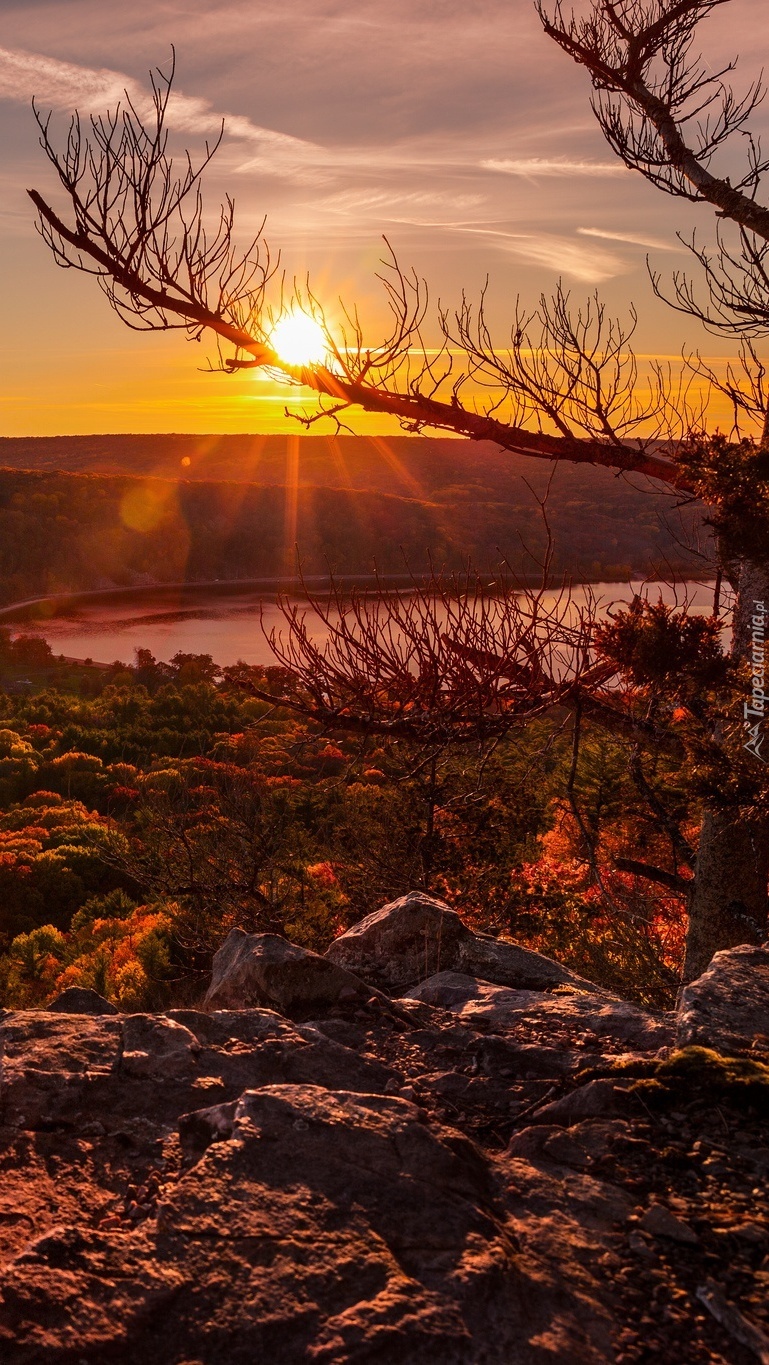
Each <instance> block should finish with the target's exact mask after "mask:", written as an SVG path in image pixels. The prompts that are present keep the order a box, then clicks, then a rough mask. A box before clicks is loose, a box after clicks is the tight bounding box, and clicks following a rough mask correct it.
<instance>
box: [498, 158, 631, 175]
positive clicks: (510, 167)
mask: <svg viewBox="0 0 769 1365" xmlns="http://www.w3.org/2000/svg"><path fill="white" fill-rule="evenodd" d="M481 166H482V167H483V169H484V170H486V171H500V172H501V173H502V174H503V175H520V176H527V177H531V178H532V179H536V178H537V177H538V176H569V175H597V176H605V175H625V174H626V168H625V166H623V164H622V162H621V161H576V160H574V161H570V160H568V159H566V158H564V157H556V158H548V157H544V156H526V157H517V158H503V159H499V158H497V157H489V158H487V159H486V160H484V161H482V162H481Z"/></svg>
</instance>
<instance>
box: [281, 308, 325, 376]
mask: <svg viewBox="0 0 769 1365" xmlns="http://www.w3.org/2000/svg"><path fill="white" fill-rule="evenodd" d="M270 343H271V345H272V347H273V350H275V351H276V352H277V354H278V355H279V356H280V358H281V360H283V361H285V363H286V364H287V365H298V366H305V365H323V364H324V363H325V360H326V355H327V352H328V345H327V342H326V337H325V333H324V331H323V328H322V327H321V326H320V324H319V323H317V322H316V321H315V319H314V318H311V317H308V316H307V314H306V313H298V312H296V313H286V315H285V317H282V318H281V319H280V322H278V323H276V324H275V327H274V328H273V330H272V335H271V336H270Z"/></svg>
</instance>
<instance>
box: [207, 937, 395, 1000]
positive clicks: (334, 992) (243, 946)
mask: <svg viewBox="0 0 769 1365" xmlns="http://www.w3.org/2000/svg"><path fill="white" fill-rule="evenodd" d="M369 994H370V991H369V988H368V986H366V985H365V984H364V983H363V982H362V981H360V980H359V979H358V977H356V976H353V974H352V972H348V971H346V970H345V969H344V967H341V966H337V964H336V963H334V962H331V961H329V959H328V958H325V957H320V956H319V954H318V953H311V952H308V951H307V950H306V949H304V948H299V947H297V945H296V944H295V943H289V942H288V940H287V939H284V938H279V937H278V935H277V934H246V933H244V932H243V930H242V929H233V930H232V931H231V932H230V934H229V935H228V936H227V938H226V939H225V941H224V943H223V944H222V946H221V948H220V949H219V951H218V953H217V954H216V956H215V957H214V963H213V974H212V978H211V986H210V988H209V991H208V994H207V995H206V998H205V1001H204V1008H208V1009H247V1008H248V1007H249V1006H253V1005H263V1006H266V1007H267V1008H268V1009H274V1010H277V1011H278V1013H280V1014H285V1015H288V1016H289V1018H299V1019H308V1018H311V1017H312V1015H313V1013H315V1012H317V1011H318V1010H321V1011H322V1010H324V1009H327V1008H329V1007H333V1006H335V1005H338V1004H340V1003H350V1004H354V1003H355V1002H356V1001H361V1002H363V1001H366V1000H368V997H369Z"/></svg>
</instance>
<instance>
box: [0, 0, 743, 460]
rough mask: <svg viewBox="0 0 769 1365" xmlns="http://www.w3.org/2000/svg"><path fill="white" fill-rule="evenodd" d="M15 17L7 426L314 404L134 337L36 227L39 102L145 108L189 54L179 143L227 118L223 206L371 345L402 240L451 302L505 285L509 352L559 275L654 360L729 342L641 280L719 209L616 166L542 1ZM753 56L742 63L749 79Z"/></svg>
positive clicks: (266, 4) (732, 15) (125, 9)
mask: <svg viewBox="0 0 769 1365" xmlns="http://www.w3.org/2000/svg"><path fill="white" fill-rule="evenodd" d="M752 3H753V0H731V3H730V4H729V5H728V6H726V7H724V9H723V10H718V11H716V13H715V14H714V16H713V17H712V18H711V19H709V20H708V22H707V24H706V25H705V26H704V27H703V38H704V40H705V48H706V53H707V52H710V53H711V55H713V54H715V55H716V56H717V57H718V58H720V57H721V56H722V54H723V52H724V51H725V50H726V49H727V48H728V50H729V51H730V52H731V38H732V35H733V34H735V33H739V32H740V31H741V25H742V22H743V20H745V21H746V23H747V19H748V18H749V9H750V6H751V5H752ZM0 25H1V27H0V300H2V306H1V307H0V368H1V371H2V383H1V384H0V435H45V434H68V433H78V432H79V433H83V434H87V433H94V432H111V431H114V432H118V431H135V432H150V431H188V432H273V431H281V430H286V429H292V430H295V429H296V428H295V426H294V424H293V423H291V422H290V420H288V419H287V418H286V416H285V414H284V408H285V406H286V402H287V401H288V402H289V405H290V406H292V407H296V406H300V405H301V400H299V399H298V398H297V395H296V393H295V392H291V393H289V392H288V391H287V390H286V389H285V388H284V387H283V386H281V385H278V384H276V383H274V382H264V381H259V380H257V379H256V378H255V377H254V375H253V374H246V375H244V374H240V375H237V376H235V377H234V378H233V377H228V376H225V375H221V374H217V375H209V374H205V373H201V370H200V367H201V366H203V365H204V364H205V360H206V355H207V350H206V347H205V346H197V345H196V346H191V345H189V344H188V343H186V342H185V341H184V339H183V337H182V336H180V335H179V334H177V333H173V334H167V335H147V334H138V335H137V334H135V333H132V332H130V331H128V330H127V329H126V328H125V327H124V326H123V325H122V324H121V323H120V322H119V321H118V319H117V318H115V317H114V315H113V314H111V312H110V310H109V307H108V305H107V303H106V301H105V299H104V298H103V296H102V295H101V294H100V293H99V290H98V287H97V286H96V284H95V282H94V281H93V280H90V279H86V278H83V277H82V276H80V275H78V274H77V273H76V272H74V271H68V272H62V271H60V270H58V269H57V268H56V266H55V265H54V263H53V261H52V259H51V258H50V256H49V254H48V252H47V250H46V248H45V247H44V246H43V244H42V243H41V242H40V239H39V238H38V237H37V236H36V234H35V231H34V224H33V217H34V215H33V212H32V210H31V205H30V203H29V200H28V199H27V197H26V194H25V189H26V187H28V186H35V187H37V188H39V189H41V190H42V191H43V192H45V193H50V192H51V190H52V175H51V171H50V168H49V167H48V166H47V164H46V163H45V160H44V158H43V157H42V155H41V153H40V151H39V149H38V148H37V146H36V130H35V126H34V121H33V120H32V117H31V114H30V110H29V103H30V99H31V97H32V95H36V96H37V97H38V99H39V101H40V103H41V105H42V106H43V107H48V106H50V107H52V108H53V110H54V112H55V115H56V117H57V118H59V119H60V120H63V122H62V125H61V126H62V127H66V118H67V116H68V114H69V113H70V112H71V110H72V109H73V108H74V107H75V106H76V105H77V106H79V107H80V108H81V109H83V110H84V112H85V113H88V112H100V111H103V110H104V109H106V108H107V107H110V106H113V107H114V103H115V101H117V100H119V99H120V98H121V97H122V94H123V91H124V89H125V88H128V89H129V91H130V92H131V94H132V97H133V98H137V99H140V98H143V92H144V91H145V90H146V85H147V79H146V72H147V70H148V68H150V67H151V66H152V65H153V64H156V63H158V62H165V61H167V59H168V53H169V51H170V46H171V44H172V43H174V44H175V45H176V50H177V81H176V90H177V92H178V101H177V104H176V105H175V112H174V131H175V133H176V135H177V140H178V145H179V146H182V145H184V144H191V146H192V147H193V150H195V149H197V150H198V151H199V150H200V148H201V146H202V143H203V141H204V139H205V138H206V137H210V136H212V135H213V134H215V132H216V129H217V127H218V125H219V120H220V119H221V118H222V117H225V119H226V125H227V128H226V137H225V142H224V144H223V146H222V148H221V150H220V152H219V153H218V156H217V159H216V162H215V163H214V166H213V167H212V168H211V171H210V173H209V176H208V182H207V200H208V201H209V202H211V204H212V205H213V206H214V207H215V206H216V204H217V203H218V202H220V200H221V198H222V196H223V195H224V194H225V193H227V192H230V193H234V194H235V196H236V210H237V221H238V222H239V223H240V224H241V230H242V232H243V234H244V235H246V234H248V233H249V232H251V231H253V230H254V228H255V226H256V225H257V224H258V223H259V221H260V220H261V218H262V216H263V214H265V213H266V214H267V217H268V228H267V235H268V239H269V241H270V243H271V245H272V246H273V247H274V248H280V250H281V252H282V259H283V263H284V265H285V267H286V270H287V272H288V274H289V277H291V276H292V275H294V274H295V275H297V276H298V277H299V278H300V279H301V278H303V277H304V276H305V274H306V273H307V272H309V273H310V276H311V279H312V283H313V288H314V289H315V292H316V293H317V294H318V296H319V297H321V298H322V299H323V300H324V302H327V303H328V305H329V307H330V309H331V310H332V311H333V308H334V306H335V305H336V300H337V298H338V297H339V295H340V294H341V295H342V297H343V298H344V299H345V300H346V301H347V302H348V303H350V304H356V305H358V306H359V307H360V309H361V312H362V316H363V319H364V323H365V327H366V334H365V335H366V341H367V342H369V343H370V344H373V345H375V344H376V343H377V341H379V340H380V339H381V337H382V334H383V331H384V329H385V327H386V321H387V314H386V308H385V304H384V299H383V296H382V292H381V288H380V286H379V285H378V284H377V281H376V278H375V276H376V271H377V269H378V268H379V263H380V259H381V256H382V250H383V247H382V235H383V234H386V235H387V237H388V238H389V239H390V240H391V241H392V242H393V244H394V246H395V248H396V249H397V251H398V254H399V257H400V259H401V260H402V261H403V262H404V263H406V264H413V265H414V266H415V267H416V269H417V271H418V272H419V273H420V274H423V275H424V276H426V277H427V279H428V280H429V282H430V286H431V294H432V298H433V300H435V301H437V299H438V298H440V299H441V300H442V301H443V302H444V303H446V304H452V303H453V304H456V303H458V301H459V298H460V296H461V291H462V289H463V288H464V289H466V290H467V291H468V293H469V295H470V296H471V297H477V295H478V293H479V291H480V289H481V288H482V286H483V283H484V280H485V277H486V275H487V274H488V275H489V276H490V292H489V315H490V319H491V322H492V325H493V328H494V333H495V336H496V337H497V338H498V339H499V344H501V345H504V337H505V334H506V332H507V330H508V328H509V325H510V318H511V314H512V311H513V304H514V300H515V297H516V295H517V294H518V293H520V294H521V295H522V296H523V298H524V300H525V301H526V302H527V303H529V304H534V303H536V300H537V297H538V294H539V292H540V291H542V290H545V291H550V290H551V289H552V288H553V286H554V284H555V282H556V280H557V279H558V277H559V275H560V276H561V277H562V278H563V279H564V282H565V283H566V284H567V286H568V287H569V288H571V289H572V291H573V295H574V298H575V300H581V299H583V298H584V297H585V295H586V294H589V293H590V292H591V291H592V290H593V289H595V288H597V289H599V290H600V292H601V295H602V297H604V298H605V300H606V302H607V305H608V307H609V309H610V310H611V311H616V312H618V313H620V314H622V313H626V310H627V308H628V305H629V303H630V302H631V301H633V302H634V303H635V304H636V306H637V308H638V312H639V317H640V324H639V329H638V333H637V337H636V343H637V346H638V349H639V350H640V351H641V352H644V353H649V354H659V353H664V354H670V353H672V354H673V355H675V354H677V353H678V350H679V348H680V347H682V346H684V345H686V346H688V347H689V348H690V349H693V348H696V347H699V348H700V349H701V350H704V351H706V352H708V353H712V352H713V351H716V352H718V353H719V354H721V353H725V352H726V351H727V350H728V349H729V348H728V346H727V345H726V344H723V343H721V342H719V341H718V340H716V339H714V338H712V337H708V336H706V335H705V334H704V333H703V332H702V331H701V329H698V328H697V327H696V326H695V325H694V324H693V323H692V322H691V321H690V320H688V319H685V318H681V317H680V316H679V315H677V314H675V313H673V312H672V311H671V310H670V309H668V308H667V307H666V306H665V305H664V304H663V303H662V302H660V301H659V300H658V299H655V298H654V296H653V294H652V292H651V289H650V286H649V281H648V277H647V274H646V256H647V254H650V255H651V258H652V262H653V264H654V266H655V267H657V268H659V269H660V270H661V271H662V272H663V274H664V275H667V276H669V275H670V272H671V271H672V270H675V269H680V268H682V266H685V264H686V259H687V258H686V253H685V252H684V251H683V248H682V247H681V244H680V242H679V241H678V240H677V238H676V231H677V230H678V229H682V230H683V231H685V232H686V231H691V230H692V228H694V227H697V228H698V230H700V231H702V230H703V229H704V230H705V232H707V231H708V229H709V227H710V219H709V212H708V211H707V210H702V209H698V208H696V207H692V206H689V205H686V204H683V203H681V202H679V201H674V200H672V199H671V198H670V197H668V196H665V195H663V194H660V193H659V192H657V191H655V190H654V189H652V188H651V187H650V186H649V185H648V184H646V182H644V181H643V180H642V179H641V177H639V176H637V175H633V174H631V173H630V172H627V171H625V170H624V169H623V168H621V167H619V166H618V165H617V163H616V162H615V160H614V159H613V157H612V154H611V152H610V151H609V149H608V148H607V147H606V146H605V144H604V142H603V140H602V138H601V135H600V133H599V131H598V130H597V128H596V125H595V123H594V121H593V119H592V117H591V115H590V112H589V104H588V94H589V92H588V90H587V88H586V84H585V81H584V79H583V77H582V74H581V73H580V72H578V71H577V70H576V69H575V68H574V67H573V65H572V64H571V63H569V61H568V59H566V58H565V57H564V55H563V54H562V53H560V52H559V51H558V50H557V49H556V48H555V47H554V46H553V44H552V43H550V42H549V41H548V40H547V39H546V38H545V36H544V34H543V33H542V30H541V27H540V25H539V23H538V21H537V19H536V16H535V14H534V10H533V5H532V4H531V3H530V0H478V3H477V4H475V5H473V6H471V7H468V6H467V5H465V4H460V3H458V0H392V3H391V4H390V5H388V6H382V5H381V4H378V3H376V0H358V3H356V4H355V5H353V4H351V3H350V4H348V3H343V2H341V0H281V4H280V5H278V4H277V0H262V3H260V4H259V5H256V6H255V5H253V4H246V3H245V0H222V3H220V4H217V5H216V6H213V7H212V6H211V5H210V3H209V0H165V2H164V3H163V4H162V5H160V6H158V5H157V4H155V3H150V0H134V3H132V5H131V6H113V5H107V6H105V5H104V4H103V3H101V0H0ZM708 43H709V44H710V46H709V47H708V45H707V44H708ZM756 62H757V55H756V54H755V53H754V52H746V53H745V54H744V56H743V59H742V62H741V67H740V79H739V80H738V85H740V87H742V86H744V84H745V83H746V82H747V81H748V80H749V78H750V77H751V76H752V75H753V74H754V67H755V66H756ZM759 118H760V120H763V122H764V124H766V123H767V121H768V120H769V113H768V112H767V109H766V108H764V109H763V110H762V111H760V114H759ZM758 131H759V132H760V131H761V128H760V127H759V128H758ZM308 401H309V402H310V403H312V399H311V396H309V395H308ZM719 416H720V418H721V420H722V421H726V420H727V419H728V414H726V413H722V414H719ZM352 420H353V425H354V427H355V429H356V430H360V431H365V432H367V433H370V432H381V433H387V432H389V431H396V430H398V427H397V424H395V423H392V422H389V423H388V421H387V420H386V419H383V418H381V417H376V418H371V417H366V416H363V415H358V416H356V417H355V418H354V419H352ZM326 429H328V428H326Z"/></svg>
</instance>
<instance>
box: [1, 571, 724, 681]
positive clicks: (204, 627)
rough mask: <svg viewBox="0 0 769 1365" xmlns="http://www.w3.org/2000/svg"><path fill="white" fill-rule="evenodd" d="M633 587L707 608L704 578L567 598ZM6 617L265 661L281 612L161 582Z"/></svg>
mask: <svg viewBox="0 0 769 1365" xmlns="http://www.w3.org/2000/svg"><path fill="white" fill-rule="evenodd" d="M638 592H643V593H645V594H646V595H647V596H648V597H650V598H651V600H652V601H656V600H657V598H658V597H659V596H661V597H662V599H663V601H665V602H668V603H676V602H677V603H678V604H683V602H684V600H686V601H688V603H689V607H690V609H691V610H693V611H696V612H700V613H703V614H709V613H710V612H711V611H712V609H713V584H712V583H710V582H701V583H696V582H689V583H683V584H678V585H677V587H676V588H675V589H674V588H672V587H671V585H670V584H668V583H659V582H653V583H643V582H640V581H638V582H632V583H592V584H589V585H582V584H577V585H575V586H574V587H573V588H572V599H573V602H574V606H575V608H576V609H577V610H579V609H580V608H582V607H584V606H585V605H586V604H587V602H588V599H589V598H590V596H591V595H592V596H593V598H594V599H596V600H597V601H598V603H599V610H600V612H601V614H604V613H605V612H606V611H607V610H609V609H610V608H611V607H612V606H616V605H618V604H621V603H629V602H630V601H631V599H632V597H633V595H634V594H635V593H638ZM559 596H560V595H559V594H558V593H556V592H552V593H546V594H545V595H544V600H545V605H546V606H552V605H554V604H555V603H556V601H557V600H558V598H559ZM722 605H723V602H722ZM137 608H138V610H137ZM0 624H2V621H1V620H0ZM8 624H9V625H11V628H12V630H13V632H14V634H16V633H22V632H23V633H24V634H28V635H32V634H34V635H39V636H42V638H43V639H45V640H47V641H48V643H49V644H50V645H51V648H52V649H53V651H54V653H56V654H64V655H66V656H67V657H68V658H77V659H85V658H91V659H94V660H96V661H97V662H100V663H112V662H113V660H115V659H122V660H123V661H124V662H128V663H131V662H133V656H134V651H135V650H136V649H149V650H151V652H152V653H153V654H154V655H155V657H156V658H158V659H164V660H168V659H170V658H172V657H173V655H174V654H176V653H178V652H179V651H181V652H183V653H189V654H210V655H211V656H212V658H214V659H215V660H216V662H217V663H219V664H222V665H226V664H234V663H237V661H238V660H243V662H245V663H249V664H269V663H272V662H273V657H272V654H271V653H270V648H269V645H268V644H267V641H266V639H265V637H264V633H263V630H262V624H263V625H264V628H265V629H266V630H267V631H268V632H269V630H270V629H272V628H273V627H277V628H278V629H279V628H280V626H281V625H282V624H283V617H282V615H281V612H280V610H279V608H278V606H277V604H276V602H275V598H274V595H273V596H271V597H270V596H266V595H265V593H264V592H259V593H256V592H253V591H244V590H232V591H223V590H222V589H221V588H217V590H216V591H209V590H207V589H205V588H201V589H200V591H199V593H198V592H195V594H194V596H191V595H190V593H189V591H185V594H184V597H183V598H181V599H180V597H179V595H178V594H174V593H172V592H169V591H168V590H167V589H157V590H154V589H147V590H146V591H143V592H142V595H141V599H140V600H137V597H136V595H132V596H131V597H130V598H129V597H123V598H121V597H119V596H118V597H116V598H113V597H110V596H105V597H104V598H98V597H92V598H91V599H90V600H88V601H82V600H81V601H80V602H78V603H75V604H73V605H72V606H71V607H68V608H67V610H66V613H65V614H62V615H56V616H52V617H51V618H50V619H48V620H46V621H40V620H34V621H24V622H22V621H18V620H14V621H13V623H12V624H11V623H10V622H8ZM308 625H309V626H310V634H311V635H312V638H313V639H315V640H322V639H323V637H324V634H325V631H324V628H323V627H322V625H321V623H320V622H318V623H317V624H315V625H313V620H312V617H308Z"/></svg>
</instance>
